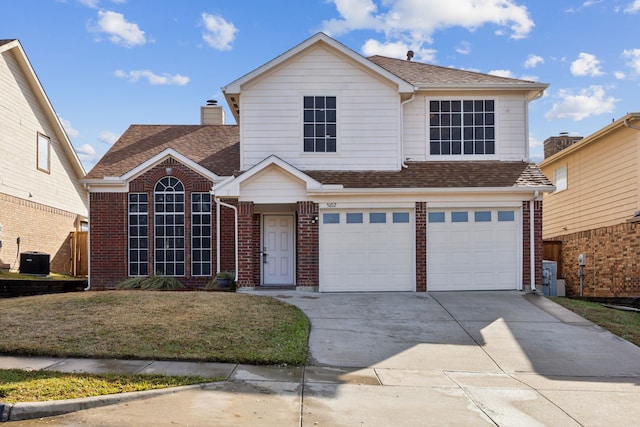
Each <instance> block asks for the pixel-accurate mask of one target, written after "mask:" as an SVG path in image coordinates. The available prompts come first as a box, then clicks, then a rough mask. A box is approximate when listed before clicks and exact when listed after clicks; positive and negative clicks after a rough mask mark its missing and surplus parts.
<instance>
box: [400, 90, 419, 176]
mask: <svg viewBox="0 0 640 427" xmlns="http://www.w3.org/2000/svg"><path fill="white" fill-rule="evenodd" d="M414 99H416V94H415V93H412V94H411V98H409V99H407V100H406V101H402V103H400V164H401V165H402V167H403V168H407V167H408V166H407V164H406V163H405V162H404V160H405V159H404V106H405V104H408V103H410V102H411V101H413V100H414Z"/></svg>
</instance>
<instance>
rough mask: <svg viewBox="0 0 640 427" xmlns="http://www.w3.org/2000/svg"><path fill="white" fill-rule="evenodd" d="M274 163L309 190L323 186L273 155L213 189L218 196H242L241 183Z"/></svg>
mask: <svg viewBox="0 0 640 427" xmlns="http://www.w3.org/2000/svg"><path fill="white" fill-rule="evenodd" d="M274 165H275V166H277V167H279V168H280V169H282V170H283V171H285V172H287V173H289V174H290V175H292V176H294V177H295V178H297V179H299V180H301V181H303V182H304V183H305V184H306V188H307V191H308V192H310V191H314V190H317V189H321V188H322V184H321V183H319V182H318V181H316V180H315V179H313V178H311V177H310V176H309V175H307V174H305V173H304V172H302V171H300V169H297V168H296V167H294V166H292V165H291V164H289V163H287V162H285V161H284V160H282V159H281V158H280V157H278V156H275V155H271V156H269V157H267V158H266V159H264V160H262V161H261V162H260V163H258V164H256V165H255V166H253V167H251V168H250V169H249V170H247V171H246V172H244V173H243V174H242V175H240V176H238V177H235V178H234V177H231V178H229V179H226V180H225V181H223V182H220V183H219V184H216V185H214V186H213V188H212V189H211V191H212V192H213V193H214V194H215V195H216V196H218V197H240V184H242V183H243V182H244V181H246V180H248V179H250V178H251V177H253V176H255V175H256V174H258V173H259V172H261V171H263V170H265V169H266V168H268V167H270V166H274ZM332 188H334V190H335V186H332Z"/></svg>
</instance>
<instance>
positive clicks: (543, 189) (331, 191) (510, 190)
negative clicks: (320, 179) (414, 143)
mask: <svg viewBox="0 0 640 427" xmlns="http://www.w3.org/2000/svg"><path fill="white" fill-rule="evenodd" d="M554 190H555V187H554V186H537V187H456V188H446V187H438V188H424V187H422V188H345V189H342V190H337V189H335V188H321V189H317V190H308V193H309V194H310V195H356V194H421V195H428V194H446V193H454V194H461V193H467V194H468V193H476V194H479V193H504V194H515V193H520V194H530V193H536V192H540V193H547V192H552V191H554Z"/></svg>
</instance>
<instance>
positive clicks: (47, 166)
mask: <svg viewBox="0 0 640 427" xmlns="http://www.w3.org/2000/svg"><path fill="white" fill-rule="evenodd" d="M36 150H37V153H36V154H37V155H36V157H37V159H36V165H37V168H38V170H40V171H42V172H46V173H50V172H51V159H50V156H51V139H50V138H49V137H48V136H46V135H43V134H41V133H40V132H38V140H37V147H36Z"/></svg>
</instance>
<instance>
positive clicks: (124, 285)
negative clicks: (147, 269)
mask: <svg viewBox="0 0 640 427" xmlns="http://www.w3.org/2000/svg"><path fill="white" fill-rule="evenodd" d="M183 288H184V285H183V284H182V283H180V281H179V280H178V279H176V278H175V277H170V276H162V275H159V276H150V277H133V278H131V279H127V280H125V281H123V282H120V283H118V284H117V285H116V289H143V290H150V291H171V290H176V289H183Z"/></svg>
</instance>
